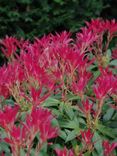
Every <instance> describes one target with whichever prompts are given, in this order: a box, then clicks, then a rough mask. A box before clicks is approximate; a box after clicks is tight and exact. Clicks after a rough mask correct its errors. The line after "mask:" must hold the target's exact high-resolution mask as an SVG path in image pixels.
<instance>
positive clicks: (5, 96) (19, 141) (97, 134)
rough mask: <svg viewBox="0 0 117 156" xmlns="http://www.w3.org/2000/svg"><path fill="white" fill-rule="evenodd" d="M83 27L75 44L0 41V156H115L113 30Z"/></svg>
mask: <svg viewBox="0 0 117 156" xmlns="http://www.w3.org/2000/svg"><path fill="white" fill-rule="evenodd" d="M86 24H87V26H86V27H83V28H82V29H81V31H80V32H79V33H77V34H76V40H74V39H73V38H71V37H70V33H67V32H62V33H61V34H56V35H52V34H49V35H48V36H44V37H42V38H41V39H39V38H36V39H35V40H34V42H33V43H32V42H30V41H28V40H24V39H21V40H18V39H16V38H14V37H6V38H5V39H2V40H1V41H0V44H1V51H2V52H3V54H4V55H5V57H6V62H5V64H4V65H3V66H2V67H1V68H0V95H1V97H0V103H1V105H0V133H1V136H0V152H1V155H5V156H10V155H11V154H12V155H13V156H20V155H21V156H24V155H26V156H29V155H31V156H34V155H35V156H38V155H39V156H54V155H57V156H67V155H68V156H112V155H116V151H115V148H116V147H117V140H116V137H117V133H116V132H117V125H116V124H115V123H116V120H117V113H116V110H117V105H116V104H117V47H113V48H112V49H110V48H109V45H110V42H111V41H112V39H114V38H115V37H117V23H116V22H115V20H112V21H108V20H106V21H103V20H101V19H96V20H92V21H91V22H90V23H88V22H87V23H86Z"/></svg>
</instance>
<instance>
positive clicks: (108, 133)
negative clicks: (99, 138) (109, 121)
mask: <svg viewBox="0 0 117 156" xmlns="http://www.w3.org/2000/svg"><path fill="white" fill-rule="evenodd" d="M97 129H98V130H99V131H100V132H101V133H102V134H103V135H104V136H108V137H111V138H113V139H114V138H115V137H116V135H117V134H116V130H114V129H112V128H109V127H106V126H104V125H101V124H98V126H97Z"/></svg>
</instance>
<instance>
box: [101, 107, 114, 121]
mask: <svg viewBox="0 0 117 156" xmlns="http://www.w3.org/2000/svg"><path fill="white" fill-rule="evenodd" d="M113 114H114V109H113V108H109V109H108V110H107V112H106V114H105V115H104V116H103V120H104V121H109V120H110V119H111V118H112V116H113Z"/></svg>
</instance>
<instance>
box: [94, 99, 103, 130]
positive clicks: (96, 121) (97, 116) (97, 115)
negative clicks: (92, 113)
mask: <svg viewBox="0 0 117 156" xmlns="http://www.w3.org/2000/svg"><path fill="white" fill-rule="evenodd" d="M103 102H104V98H102V99H101V100H100V101H99V103H98V107H97V114H96V117H95V119H94V125H95V127H96V126H97V124H98V119H99V116H100V114H101V111H102V106H103Z"/></svg>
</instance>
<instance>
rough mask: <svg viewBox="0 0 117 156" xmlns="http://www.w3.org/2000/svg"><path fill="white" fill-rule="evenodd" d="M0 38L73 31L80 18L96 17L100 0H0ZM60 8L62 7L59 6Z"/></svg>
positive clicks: (80, 20)
mask: <svg viewBox="0 0 117 156" xmlns="http://www.w3.org/2000/svg"><path fill="white" fill-rule="evenodd" d="M0 3H1V5H0V15H1V17H0V28H1V31H0V37H3V36H4V35H5V34H8V35H15V36H18V37H25V38H30V39H32V38H34V36H42V35H43V34H47V33H50V32H55V31H61V30H70V31H72V32H76V31H77V30H78V28H79V27H80V26H81V25H82V24H83V21H84V20H88V19H89V18H94V17H98V16H100V12H101V10H102V8H103V3H102V0H98V1H97V0H86V1H85V3H84V1H82V0H43V1H41V0H34V1H33V0H16V1H14V0H10V1H9V0H5V1H4V0H1V1H0ZM63 8H64V9H63Z"/></svg>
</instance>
